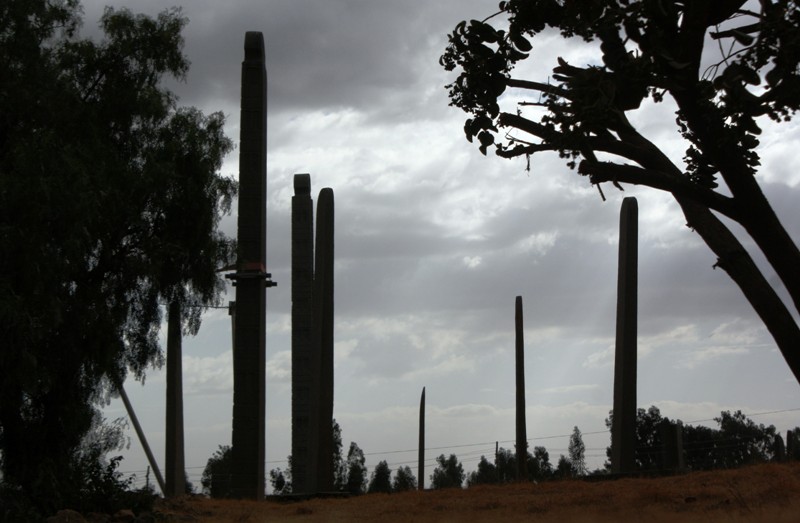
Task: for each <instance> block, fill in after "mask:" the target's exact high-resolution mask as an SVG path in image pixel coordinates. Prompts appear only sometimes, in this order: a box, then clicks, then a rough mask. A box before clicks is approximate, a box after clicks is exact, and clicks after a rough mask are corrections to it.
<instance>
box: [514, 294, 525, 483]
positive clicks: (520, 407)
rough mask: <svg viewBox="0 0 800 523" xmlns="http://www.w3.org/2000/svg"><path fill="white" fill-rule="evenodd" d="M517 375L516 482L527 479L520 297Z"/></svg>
mask: <svg viewBox="0 0 800 523" xmlns="http://www.w3.org/2000/svg"><path fill="white" fill-rule="evenodd" d="M514 326H515V330H516V340H515V341H516V347H515V348H516V374H517V481H525V480H526V479H527V478H528V434H527V432H528V431H527V428H526V426H525V425H526V423H525V338H524V334H523V329H522V296H517V298H516V300H515V301H514Z"/></svg>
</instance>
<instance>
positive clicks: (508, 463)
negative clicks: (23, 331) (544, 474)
mask: <svg viewBox="0 0 800 523" xmlns="http://www.w3.org/2000/svg"><path fill="white" fill-rule="evenodd" d="M494 464H495V468H496V470H497V481H498V482H500V483H509V482H512V481H515V480H516V478H517V455H516V452H513V451H511V450H509V449H505V448H503V447H500V448H499V449H498V450H497V453H496V454H495V459H494ZM529 472H530V470H529Z"/></svg>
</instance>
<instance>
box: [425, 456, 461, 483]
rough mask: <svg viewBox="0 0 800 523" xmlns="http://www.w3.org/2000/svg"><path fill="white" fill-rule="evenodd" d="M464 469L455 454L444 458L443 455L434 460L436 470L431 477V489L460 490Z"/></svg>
mask: <svg viewBox="0 0 800 523" xmlns="http://www.w3.org/2000/svg"><path fill="white" fill-rule="evenodd" d="M465 476H466V475H465V474H464V467H463V466H462V465H461V462H460V461H458V458H457V457H456V455H455V454H450V457H448V458H445V457H444V454H442V455H440V456H439V457H438V458H436V468H435V469H434V471H433V474H432V475H431V488H432V489H443V488H461V484H462V483H464V477H465Z"/></svg>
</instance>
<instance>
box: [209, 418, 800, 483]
mask: <svg viewBox="0 0 800 523" xmlns="http://www.w3.org/2000/svg"><path fill="white" fill-rule="evenodd" d="M612 414H613V412H610V413H609V417H608V419H606V426H607V427H608V428H609V429H610V428H611V419H612ZM714 421H716V422H717V424H718V425H719V428H718V429H713V428H710V427H705V426H692V425H685V424H683V423H682V422H680V420H676V421H673V420H670V419H669V418H667V417H664V416H662V415H661V412H660V411H659V409H658V407H655V406H651V407H650V408H648V409H638V412H637V417H636V441H637V443H636V445H637V446H636V467H637V470H638V471H641V472H643V473H648V472H649V473H658V472H662V471H664V470H665V466H664V463H663V462H662V460H663V448H664V444H665V442H664V441H663V437H664V436H663V432H662V427H663V426H664V424H675V423H681V425H682V434H683V452H684V463H685V467H686V469H687V470H690V471H697V470H711V469H719V468H733V467H739V466H742V465H749V464H756V463H766V462H769V461H775V460H778V459H781V458H782V457H783V458H785V459H792V460H800V427H796V428H795V429H794V430H793V431H792V433H793V439H794V441H793V442H792V444H791V445H790V444H789V443H790V442H788V441H786V442H784V441H783V439H782V437H781V436H780V435H779V434H778V433H777V430H776V429H775V427H774V426H773V425H769V426H764V425H759V424H756V423H755V422H753V421H752V420H751V419H749V418H747V416H745V415H744V414H742V412H741V411H736V412H734V413H731V412H730V411H723V412H721V413H720V416H719V417H717V418H714ZM333 436H334V455H333V460H334V476H335V477H334V488H335V490H336V491H338V492H348V493H350V494H355V495H358V494H366V493H369V494H373V493H378V492H382V493H387V494H389V493H392V492H403V491H407V490H416V489H417V478H416V476H415V475H414V473H413V472H412V471H411V468H410V467H408V466H401V467H399V468H398V469H397V470H396V471H395V473H394V477H392V472H393V471H392V469H391V468H390V467H389V464H388V463H387V462H386V461H385V460H384V461H380V462H378V464H377V465H375V468H374V469H373V471H372V473H371V474H369V476H368V475H367V467H366V465H365V459H364V452H363V451H362V450H361V448H360V447H359V446H358V444H357V443H355V442H351V443H350V447H349V450H348V452H347V457H344V456H343V454H342V448H343V447H342V437H341V428H340V427H339V424H338V423H337V422H336V420H334V423H333ZM787 449H789V450H790V451H791V452H792V454H791V455H787V454H786V450H787ZM526 455H527V471H528V475H527V477H525V478H522V481H532V482H540V481H551V480H559V479H570V478H579V477H584V476H592V475H603V474H608V473H609V471H610V469H611V463H610V456H611V448H610V447H607V448H606V456H607V457H608V460H607V461H606V462H605V463H604V466H603V468H598V469H595V470H593V471H591V472H590V471H589V469H588V467H587V465H586V446H585V445H584V443H583V435H582V433H581V431H580V429H579V428H578V427H574V428H573V431H572V434H571V435H570V437H569V446H568V448H567V455H563V454H562V455H560V456H559V458H558V461H557V462H556V464H555V465H554V464H553V463H551V462H550V454H549V453H548V451H547V449H546V448H545V447H543V446H536V447H534V448H533V452H531V451H530V450H528V451H527V453H526ZM287 461H288V466H287V468H286V470H282V469H280V468H275V469H272V470H270V472H269V481H270V484H271V485H272V491H273V493H274V494H279V495H280V494H290V493H291V492H292V478H291V464H292V457H291V456H288V458H287ZM230 474H231V469H230V447H229V446H221V447H220V448H219V450H217V451H216V452H215V453H214V455H213V456H212V457H211V458H210V459H209V460H208V464H207V465H206V469H205V471H204V472H203V479H202V481H201V483H202V486H203V492H204V493H205V494H207V495H209V496H211V497H228V496H229V495H230V490H229V489H230ZM517 480H518V478H517V453H516V451H515V450H512V449H505V448H503V447H500V448H498V450H497V452H496V453H495V456H494V460H490V459H488V458H487V457H486V456H481V458H480V461H479V462H478V466H477V469H476V470H474V471H472V472H469V473H466V472H465V471H464V466H463V464H462V463H461V462H460V461H459V459H458V457H457V456H456V455H455V454H450V455H449V456H445V455H444V454H441V455H439V456H438V457H437V458H436V467H435V468H434V470H433V473H432V474H431V476H430V485H431V488H432V489H434V490H437V489H445V488H462V487H463V486H464V485H465V483H464V482H465V481H466V486H467V487H472V486H476V485H488V484H502V483H511V482H515V481H517Z"/></svg>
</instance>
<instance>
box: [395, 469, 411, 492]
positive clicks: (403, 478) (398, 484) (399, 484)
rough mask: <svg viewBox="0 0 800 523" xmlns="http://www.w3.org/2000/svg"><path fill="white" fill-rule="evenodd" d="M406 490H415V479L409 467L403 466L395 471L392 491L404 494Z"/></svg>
mask: <svg viewBox="0 0 800 523" xmlns="http://www.w3.org/2000/svg"><path fill="white" fill-rule="evenodd" d="M406 490H417V478H416V476H414V473H413V472H411V467H408V466H405V467H400V468H398V469H397V472H396V473H395V475H394V480H392V491H394V492H405V491H406Z"/></svg>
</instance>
